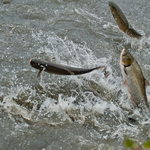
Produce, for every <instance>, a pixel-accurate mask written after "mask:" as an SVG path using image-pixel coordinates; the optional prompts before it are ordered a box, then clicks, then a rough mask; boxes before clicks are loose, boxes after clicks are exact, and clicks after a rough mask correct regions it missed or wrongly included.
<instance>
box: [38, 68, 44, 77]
mask: <svg viewBox="0 0 150 150" xmlns="http://www.w3.org/2000/svg"><path fill="white" fill-rule="evenodd" d="M42 71H43V69H41V70H39V72H38V75H37V78H38V77H39V76H40V74H41V72H42Z"/></svg>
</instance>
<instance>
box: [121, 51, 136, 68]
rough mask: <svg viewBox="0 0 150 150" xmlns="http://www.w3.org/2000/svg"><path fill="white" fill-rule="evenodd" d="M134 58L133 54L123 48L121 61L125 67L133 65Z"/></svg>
mask: <svg viewBox="0 0 150 150" xmlns="http://www.w3.org/2000/svg"><path fill="white" fill-rule="evenodd" d="M133 60H134V58H133V57H132V55H131V54H130V53H129V52H127V51H126V50H125V49H123V50H122V52H121V55H120V63H121V64H122V65H123V66H125V67H129V66H131V65H132V63H133Z"/></svg>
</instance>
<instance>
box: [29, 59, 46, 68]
mask: <svg viewBox="0 0 150 150" xmlns="http://www.w3.org/2000/svg"><path fill="white" fill-rule="evenodd" d="M29 63H30V65H31V66H32V67H34V68H36V69H39V70H42V69H43V68H44V67H45V65H44V64H43V62H42V61H40V60H37V59H31V60H30V61H29Z"/></svg>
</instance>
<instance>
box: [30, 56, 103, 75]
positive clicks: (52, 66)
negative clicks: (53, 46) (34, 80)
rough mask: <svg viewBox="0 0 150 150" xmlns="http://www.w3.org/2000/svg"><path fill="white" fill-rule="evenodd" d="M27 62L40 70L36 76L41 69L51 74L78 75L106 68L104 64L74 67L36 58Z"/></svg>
mask: <svg viewBox="0 0 150 150" xmlns="http://www.w3.org/2000/svg"><path fill="white" fill-rule="evenodd" d="M29 63H30V65H31V66H32V67H34V68H36V69H39V70H40V71H39V73H38V75H37V77H39V75H40V73H41V72H42V71H46V72H48V73H52V74H59V75H79V74H85V73H88V72H91V71H93V70H96V69H100V68H104V69H106V67H105V66H100V67H95V68H90V69H84V68H75V67H70V66H65V65H61V64H56V63H52V62H46V61H41V60H37V59H31V60H30V61H29Z"/></svg>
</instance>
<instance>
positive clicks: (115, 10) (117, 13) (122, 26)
mask: <svg viewBox="0 0 150 150" xmlns="http://www.w3.org/2000/svg"><path fill="white" fill-rule="evenodd" d="M109 8H110V11H111V13H112V15H113V17H114V19H115V20H116V22H117V24H118V27H119V30H122V31H123V32H124V33H126V34H127V35H129V36H130V37H132V38H137V39H140V38H141V37H142V35H141V34H139V33H138V32H137V31H136V30H135V29H133V28H132V26H131V25H130V24H129V22H128V20H127V18H126V17H125V15H124V14H123V12H122V11H121V9H120V8H119V7H118V6H117V5H116V4H115V3H114V2H111V1H110V2H109Z"/></svg>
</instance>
